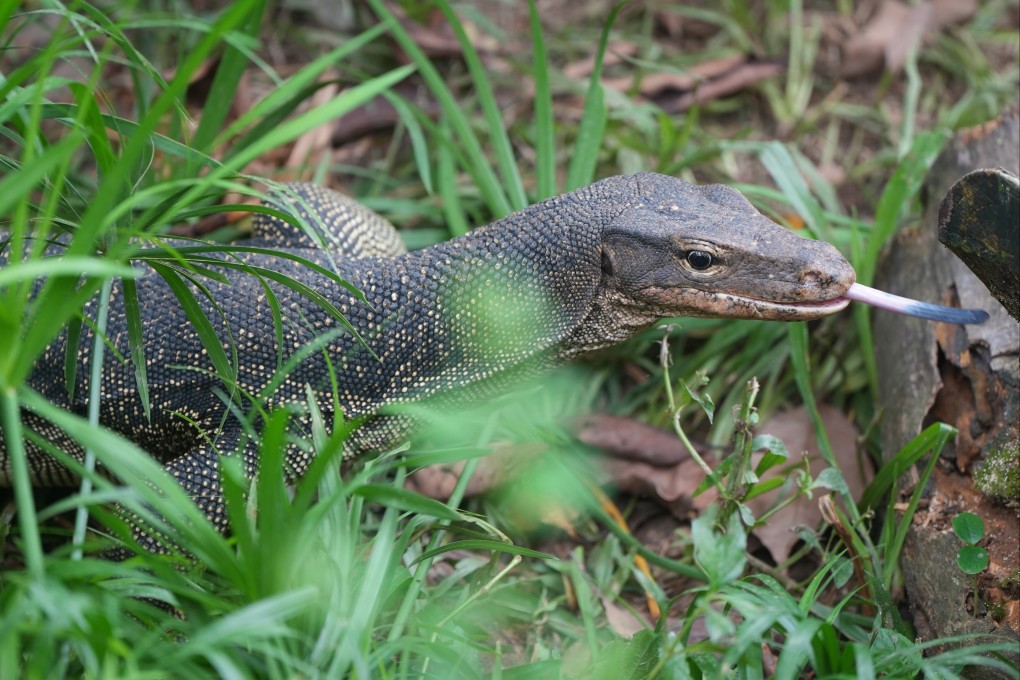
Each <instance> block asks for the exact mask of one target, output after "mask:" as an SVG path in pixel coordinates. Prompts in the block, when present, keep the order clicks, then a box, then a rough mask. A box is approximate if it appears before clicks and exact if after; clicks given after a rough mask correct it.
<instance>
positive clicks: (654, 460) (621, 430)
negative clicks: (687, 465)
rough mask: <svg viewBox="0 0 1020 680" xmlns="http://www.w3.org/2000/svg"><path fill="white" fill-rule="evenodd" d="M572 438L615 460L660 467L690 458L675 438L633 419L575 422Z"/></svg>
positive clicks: (608, 417) (605, 416) (595, 418)
mask: <svg viewBox="0 0 1020 680" xmlns="http://www.w3.org/2000/svg"><path fill="white" fill-rule="evenodd" d="M574 435H575V436H576V437H577V438H578V439H579V440H581V441H582V442H584V443H585V444H587V445H588V446H591V447H594V448H596V449H599V450H601V451H605V452H607V453H611V454H612V455H613V456H616V457H618V458H627V459H630V460H634V461H638V462H643V463H650V464H651V465H655V466H659V467H662V466H666V465H676V464H678V463H680V462H682V461H684V460H687V459H689V458H690V456H689V455H688V453H687V451H686V449H684V446H683V443H681V442H680V440H679V439H678V438H677V436H676V435H675V434H673V433H672V432H667V431H665V430H661V429H659V428H657V427H653V426H651V425H648V424H647V423H642V422H641V421H639V420H634V419H633V418H624V417H622V416H613V415H608V414H597V415H595V414H593V415H590V416H585V417H583V418H581V419H580V420H579V421H578V423H577V426H576V428H575V432H574Z"/></svg>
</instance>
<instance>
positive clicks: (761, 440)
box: [751, 434, 790, 477]
mask: <svg viewBox="0 0 1020 680" xmlns="http://www.w3.org/2000/svg"><path fill="white" fill-rule="evenodd" d="M751 448H752V449H754V450H755V451H761V450H763V449H764V451H765V455H763V456H762V457H761V460H759V461H758V465H756V466H755V468H754V472H755V474H757V475H758V476H759V477H761V476H762V475H763V474H765V472H766V471H768V470H771V469H772V468H774V467H775V466H777V465H780V464H781V463H785V462H786V461H787V460H788V459H789V457H790V452H789V451H788V450H787V449H786V444H784V443H783V440H782V439H779V438H778V437H773V436H772V435H770V434H759V435H756V436H755V437H754V439H752V440H751Z"/></svg>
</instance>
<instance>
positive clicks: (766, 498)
mask: <svg viewBox="0 0 1020 680" xmlns="http://www.w3.org/2000/svg"><path fill="white" fill-rule="evenodd" d="M818 411H819V413H820V414H821V417H822V423H823V425H824V427H825V431H826V433H827V434H828V436H829V443H830V444H831V445H832V452H833V454H834V456H835V458H836V463H837V464H838V466H839V469H840V471H841V472H842V473H843V477H844V479H846V483H847V486H848V487H849V489H850V493H851V495H852V496H853V497H854V498H855V499H856V498H860V495H861V493H863V491H864V487H865V486H866V485H867V481H868V480H866V479H865V477H864V475H863V474H862V471H861V465H860V463H859V461H858V456H857V428H856V427H854V424H853V423H851V422H850V421H849V420H848V419H847V417H846V416H845V415H843V413H842V412H841V411H839V410H838V409H836V408H834V407H832V406H828V405H826V404H820V405H819V406H818ZM758 431H759V432H760V433H761V434H769V435H772V436H773V437H777V438H779V439H781V440H783V443H784V444H786V448H787V450H788V451H789V452H790V462H791V463H794V462H796V461H799V460H800V457H801V454H804V453H806V455H807V456H808V464H809V467H810V470H811V476H812V478H814V477H817V476H818V473H820V472H821V471H822V470H824V469H825V468H826V467H828V465H827V463H826V462H825V460H824V459H823V458H822V456H821V453H819V451H818V443H817V439H816V437H815V432H814V428H813V427H812V426H811V419H810V417H809V416H808V414H807V411H806V410H805V409H804V408H803V407H801V408H796V409H793V410H791V411H785V412H783V413H779V414H777V415H776V416H774V417H772V418H770V419H769V420H768V421H766V422H764V423H762V425H761V426H760V427H759V428H758ZM780 474H782V468H780V467H776V468H773V469H772V470H770V471H769V472H768V473H766V474H765V475H764V477H763V478H764V479H770V478H772V477H775V476H777V475H780ZM778 494H779V489H776V490H774V491H771V492H769V493H767V494H763V495H761V496H758V497H756V498H752V499H751V500H749V501H747V505H748V506H749V507H750V508H751V510H752V511H753V513H754V515H755V516H756V517H757V516H760V515H761V514H762V513H763V512H765V510H767V509H768V508H769V507H770V506H772V504H773V503H775V501H776V498H777V496H778ZM814 495H815V497H814V498H808V497H807V496H800V497H799V498H797V499H796V500H795V501H793V502H792V503H791V504H790V505H788V506H786V507H785V508H783V509H782V510H780V511H779V512H777V513H776V514H774V515H772V517H770V518H769V521H768V523H767V524H765V525H763V526H760V527H757V528H755V529H754V532H753V533H754V535H755V536H757V537H758V540H759V541H761V543H762V545H764V546H765V548H766V549H767V550H768V551H769V554H771V555H772V559H773V560H775V562H776V564H781V563H782V562H785V561H786V559H787V558H788V557H789V556H790V551H791V550H792V548H793V546H794V545H796V544H797V542H798V541H799V540H800V538H799V536H798V535H797V532H796V529H797V528H798V527H805V526H806V527H816V526H818V525H819V523H820V522H821V519H822V515H821V512H820V511H819V509H818V492H816V493H815V494H814Z"/></svg>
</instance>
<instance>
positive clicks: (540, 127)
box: [528, 0, 556, 201]
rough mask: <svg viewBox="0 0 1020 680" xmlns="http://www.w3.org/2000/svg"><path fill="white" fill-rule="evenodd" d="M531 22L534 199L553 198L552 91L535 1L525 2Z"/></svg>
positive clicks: (554, 171)
mask: <svg viewBox="0 0 1020 680" xmlns="http://www.w3.org/2000/svg"><path fill="white" fill-rule="evenodd" d="M528 20H529V21H530V22H531V54H532V63H533V64H534V78H535V176H536V188H535V199H536V200H539V201H541V200H545V199H547V198H550V197H552V196H554V195H555V194H556V136H555V132H556V130H555V126H554V124H553V114H552V88H551V87H550V86H549V58H548V56H547V55H546V51H545V39H544V37H543V36H542V21H541V19H540V18H539V16H538V7H536V5H535V0H528Z"/></svg>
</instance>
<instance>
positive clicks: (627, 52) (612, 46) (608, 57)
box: [563, 40, 638, 80]
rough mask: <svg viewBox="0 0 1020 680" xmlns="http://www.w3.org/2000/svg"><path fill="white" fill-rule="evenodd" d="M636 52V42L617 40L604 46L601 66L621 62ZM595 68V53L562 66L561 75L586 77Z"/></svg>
mask: <svg viewBox="0 0 1020 680" xmlns="http://www.w3.org/2000/svg"><path fill="white" fill-rule="evenodd" d="M637 53H638V46H637V43H634V42H631V41H629V40H617V41H615V42H611V43H609V45H607V46H606V52H605V55H604V56H603V58H602V67H603V68H608V67H609V66H615V65H617V64H619V63H620V62H622V61H623V60H624V58H625V57H633V56H634V55H635V54H637ZM593 70H595V55H594V54H593V55H591V56H589V57H585V58H584V59H580V60H578V61H575V62H573V63H570V64H567V65H566V66H564V67H563V75H565V76H567V77H568V78H573V79H576V80H580V79H581V78H587V77H588V76H590V75H591V72H592V71H593Z"/></svg>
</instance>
